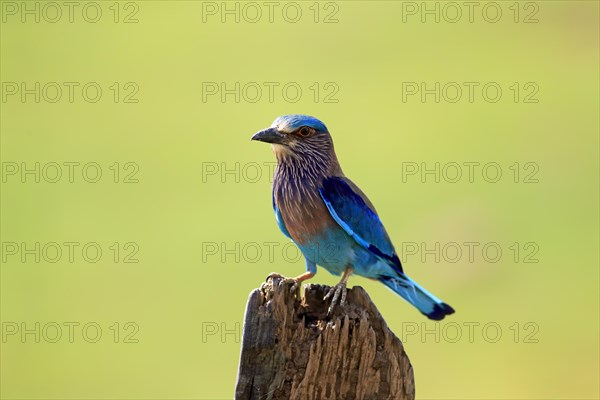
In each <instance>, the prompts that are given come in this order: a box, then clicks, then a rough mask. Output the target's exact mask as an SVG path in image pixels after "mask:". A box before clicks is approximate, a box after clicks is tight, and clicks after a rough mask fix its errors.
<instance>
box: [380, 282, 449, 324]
mask: <svg viewBox="0 0 600 400" xmlns="http://www.w3.org/2000/svg"><path fill="white" fill-rule="evenodd" d="M379 280H380V281H381V282H382V283H383V284H384V285H385V286H387V287H388V288H390V289H391V290H392V291H393V292H394V293H397V294H399V295H400V296H402V298H404V299H405V300H406V301H408V302H409V303H410V304H412V305H413V306H415V307H416V308H417V309H418V310H419V311H421V313H423V315H425V316H427V318H429V319H433V320H435V321H439V320H441V319H443V318H444V317H445V316H446V315H449V314H452V313H454V309H453V308H452V307H450V306H449V305H448V304H446V303H444V302H443V301H441V300H440V299H438V298H437V297H435V296H434V295H432V294H431V293H429V292H428V291H427V290H425V289H423V288H422V287H421V286H419V284H417V282H415V281H413V280H412V279H410V278H409V277H408V276H406V275H404V274H401V275H398V276H397V277H387V276H385V277H381V278H379Z"/></svg>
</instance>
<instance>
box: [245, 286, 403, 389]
mask: <svg viewBox="0 0 600 400" xmlns="http://www.w3.org/2000/svg"><path fill="white" fill-rule="evenodd" d="M291 288H292V286H291V283H290V282H289V281H284V280H281V279H280V278H273V279H269V280H268V281H267V282H266V283H264V284H263V285H262V286H261V287H260V288H259V289H255V290H254V291H253V292H252V293H250V297H249V299H248V304H247V306H246V315H245V317H244V330H243V335H242V351H241V357H240V366H239V371H238V379H237V385H236V391H235V398H236V399H237V400H250V399H253V400H259V399H260V400H263V399H265V400H279V399H293V400H300V399H304V400H308V399H336V400H342V399H348V400H349V399H377V400H379V399H402V400H404V399H414V397H415V386H414V377H413V370H412V366H411V365H410V361H409V359H408V356H407V355H406V353H405V352H404V347H403V346H402V343H401V342H400V340H399V339H398V338H397V337H396V336H395V335H394V334H393V332H392V331H391V330H390V329H389V328H388V326H387V324H386V323H385V321H384V320H383V318H382V316H381V314H380V313H379V311H378V310H377V308H376V307H375V305H374V304H373V303H372V302H371V299H370V298H369V295H368V294H367V292H365V290H364V289H363V288H361V287H359V286H355V287H353V288H352V289H349V290H348V292H347V293H348V295H347V298H346V304H345V305H344V306H343V307H339V306H337V307H336V309H335V312H334V315H333V316H331V317H328V316H327V308H328V306H329V301H327V302H325V301H323V297H324V295H325V294H326V293H327V291H328V290H329V286H323V285H311V284H309V285H306V286H305V294H304V298H302V299H301V300H299V299H298V298H297V294H294V293H292V292H291Z"/></svg>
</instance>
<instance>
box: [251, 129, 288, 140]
mask: <svg viewBox="0 0 600 400" xmlns="http://www.w3.org/2000/svg"><path fill="white" fill-rule="evenodd" d="M284 138H285V135H282V134H281V133H279V131H277V128H267V129H263V130H262V131H259V132H256V133H255V134H254V136H252V138H251V139H250V140H258V141H259V142H266V143H281V142H282V141H283V139H284Z"/></svg>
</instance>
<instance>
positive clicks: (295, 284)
mask: <svg viewBox="0 0 600 400" xmlns="http://www.w3.org/2000/svg"><path fill="white" fill-rule="evenodd" d="M314 275H315V274H313V273H311V272H305V273H304V274H302V275H299V276H297V277H295V278H286V277H285V276H283V275H281V274H279V273H277V272H271V273H270V274H269V275H268V276H267V279H266V280H267V281H268V280H269V279H271V280H272V279H280V280H281V283H284V284H285V283H292V285H291V287H290V293H295V294H296V295H297V297H300V285H301V284H302V282H304V281H305V280H307V279H310V278H312V277H313V276H314Z"/></svg>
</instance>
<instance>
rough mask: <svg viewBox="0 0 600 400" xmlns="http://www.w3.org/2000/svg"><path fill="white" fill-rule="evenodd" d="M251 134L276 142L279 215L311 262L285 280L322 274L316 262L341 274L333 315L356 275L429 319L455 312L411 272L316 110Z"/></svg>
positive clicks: (275, 189) (335, 289)
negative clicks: (374, 282)
mask: <svg viewBox="0 0 600 400" xmlns="http://www.w3.org/2000/svg"><path fill="white" fill-rule="evenodd" d="M251 140H255V141H260V142H266V143H269V144H271V145H272V150H273V153H274V154H275V158H276V160H277V165H276V167H275V172H274V176H273V187H272V203H273V210H274V212H275V219H276V221H277V225H278V226H279V229H280V230H281V231H282V232H283V234H284V235H285V236H287V237H288V238H290V239H291V240H292V241H293V242H294V243H295V244H296V245H297V246H298V248H299V249H300V251H301V253H302V255H303V256H304V258H305V262H306V271H305V272H304V273H303V274H301V275H299V276H297V277H294V278H285V279H291V280H292V281H293V282H294V284H295V285H297V284H300V283H301V282H303V281H305V280H307V279H310V278H312V277H314V276H315V274H316V273H317V265H320V266H321V267H323V268H325V269H326V270H327V271H328V272H330V273H331V274H333V275H337V276H339V275H341V276H342V277H341V280H340V282H339V283H338V284H337V285H335V286H333V287H332V288H331V289H330V290H329V291H328V293H327V294H326V295H325V297H324V300H328V299H329V298H331V303H330V306H329V308H328V314H330V313H332V312H333V310H334V307H335V306H336V304H339V305H340V306H342V305H343V304H344V302H345V299H346V294H347V282H348V279H349V277H350V275H353V274H354V275H358V276H362V277H366V278H369V279H374V280H377V281H379V282H381V283H383V284H384V285H385V286H387V287H388V288H389V289H391V290H392V291H393V292H395V293H396V294H398V295H400V296H401V297H402V298H404V299H405V300H406V301H408V302H409V303H410V304H412V305H413V306H414V307H416V308H417V309H418V310H419V311H420V312H421V313H422V314H424V315H425V316H427V317H428V318H429V319H432V320H436V321H439V320H442V319H443V318H444V317H445V316H446V315H449V314H452V313H454V309H453V308H452V307H450V306H449V305H448V304H446V303H444V302H443V301H441V300H440V299H438V298H437V297H435V296H434V295H432V294H431V293H429V292H427V291H426V290H425V289H424V288H422V287H421V286H420V285H419V284H417V283H416V282H415V281H414V280H412V279H411V278H409V277H408V276H407V275H406V274H405V273H404V270H403V266H402V263H401V261H400V259H399V257H398V254H397V253H396V250H395V249H394V245H393V243H392V241H391V240H390V237H389V235H388V233H387V231H386V230H385V228H384V226H383V224H382V222H381V220H380V218H379V216H378V214H377V211H376V210H375V207H374V206H373V203H371V201H370V200H369V199H368V198H367V196H366V195H365V194H364V193H363V191H362V190H361V189H360V188H359V187H358V186H357V185H356V184H354V183H353V182H352V181H351V180H350V179H349V178H347V177H346V176H345V175H344V173H343V172H342V169H341V167H340V164H339V162H338V159H337V156H336V153H335V150H334V146H333V140H332V137H331V134H330V133H329V130H328V129H327V127H326V126H325V124H324V123H323V122H321V121H320V120H319V119H317V118H315V117H312V116H309V115H302V114H291V115H284V116H280V117H278V118H276V119H275V121H273V123H272V124H271V126H270V127H268V128H266V129H263V130H260V131H258V132H257V133H255V134H254V135H253V136H252V138H251ZM274 275H278V276H279V277H282V276H281V275H279V274H274ZM270 276H271V275H270ZM282 278H283V277H282Z"/></svg>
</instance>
